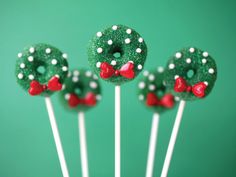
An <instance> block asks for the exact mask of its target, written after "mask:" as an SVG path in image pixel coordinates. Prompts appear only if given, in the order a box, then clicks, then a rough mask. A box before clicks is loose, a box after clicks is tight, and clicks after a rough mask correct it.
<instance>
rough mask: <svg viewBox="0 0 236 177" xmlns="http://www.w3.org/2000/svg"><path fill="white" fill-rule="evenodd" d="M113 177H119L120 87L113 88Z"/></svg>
mask: <svg viewBox="0 0 236 177" xmlns="http://www.w3.org/2000/svg"><path fill="white" fill-rule="evenodd" d="M115 177H120V86H119V85H116V86H115Z"/></svg>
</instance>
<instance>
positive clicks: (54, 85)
mask: <svg viewBox="0 0 236 177" xmlns="http://www.w3.org/2000/svg"><path fill="white" fill-rule="evenodd" d="M61 89H62V84H61V83H60V81H59V78H58V77H56V76H53V77H52V78H51V79H50V80H49V81H48V85H45V84H40V83H39V82H38V81H36V80H33V81H31V82H30V88H29V90H28V92H29V94H30V95H32V96H35V95H40V94H41V93H42V92H44V91H45V90H50V91H59V90H61Z"/></svg>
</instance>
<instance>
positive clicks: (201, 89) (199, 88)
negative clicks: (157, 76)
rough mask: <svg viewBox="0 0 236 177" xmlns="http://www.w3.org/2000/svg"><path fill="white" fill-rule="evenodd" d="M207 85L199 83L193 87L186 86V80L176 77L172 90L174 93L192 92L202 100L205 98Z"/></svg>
mask: <svg viewBox="0 0 236 177" xmlns="http://www.w3.org/2000/svg"><path fill="white" fill-rule="evenodd" d="M206 88H207V85H206V84H205V83H204V82H199V83H197V84H195V85H193V86H191V85H188V84H187V82H186V80H185V79H184V78H182V77H178V78H177V79H176V80H175V86H174V90H175V91H176V92H192V93H193V94H194V95H195V96H196V97H199V98H202V97H204V96H205V90H206Z"/></svg>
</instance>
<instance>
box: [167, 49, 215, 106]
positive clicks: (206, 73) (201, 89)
mask: <svg viewBox="0 0 236 177" xmlns="http://www.w3.org/2000/svg"><path fill="white" fill-rule="evenodd" d="M216 77H217V68H216V63H215V61H214V59H213V58H212V57H211V56H210V55H209V54H208V52H205V51H202V50H200V49H198V48H193V47H188V48H184V49H182V50H180V51H178V52H177V53H176V54H175V55H174V56H173V57H171V58H170V60H169V61H168V64H167V69H166V75H165V83H166V86H167V87H168V88H169V89H170V90H171V93H172V94H174V95H175V96H178V97H179V98H181V99H183V100H186V101H188V100H196V99H201V98H204V97H206V96H207V95H208V94H209V93H210V92H211V90H212V88H213V86H214V83H215V81H216Z"/></svg>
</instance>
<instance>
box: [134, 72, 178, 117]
mask: <svg viewBox="0 0 236 177" xmlns="http://www.w3.org/2000/svg"><path fill="white" fill-rule="evenodd" d="M164 73H165V71H164V68H163V67H157V68H156V69H154V70H151V71H147V70H146V71H144V72H143V77H141V78H140V80H139V81H138V86H137V87H138V99H139V100H140V101H141V102H142V103H143V104H144V106H145V107H146V108H148V109H150V110H152V111H153V112H156V113H159V114H160V113H163V112H165V111H167V110H171V109H172V108H173V107H174V106H175V105H176V104H175V102H176V101H175V99H174V100H173V101H174V106H173V107H172V108H167V107H164V106H160V105H159V106H148V105H147V104H146V101H147V94H148V93H154V94H155V95H156V96H157V97H158V99H159V100H161V99H162V98H163V96H164V95H166V94H170V92H168V90H167V88H166V86H165V85H164V83H163V82H164V76H165V74H164Z"/></svg>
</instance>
